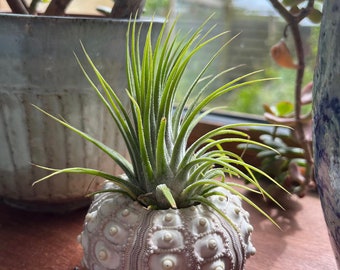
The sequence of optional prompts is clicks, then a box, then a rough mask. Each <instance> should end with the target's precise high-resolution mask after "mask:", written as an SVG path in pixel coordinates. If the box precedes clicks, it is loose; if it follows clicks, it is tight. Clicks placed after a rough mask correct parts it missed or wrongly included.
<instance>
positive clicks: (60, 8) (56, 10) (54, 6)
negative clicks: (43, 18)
mask: <svg viewBox="0 0 340 270" xmlns="http://www.w3.org/2000/svg"><path fill="white" fill-rule="evenodd" d="M71 1H72V0H52V1H51V3H50V4H49V5H48V7H47V9H46V11H45V15H49V16H63V15H65V9H66V8H67V6H68V4H69V3H70V2H71Z"/></svg>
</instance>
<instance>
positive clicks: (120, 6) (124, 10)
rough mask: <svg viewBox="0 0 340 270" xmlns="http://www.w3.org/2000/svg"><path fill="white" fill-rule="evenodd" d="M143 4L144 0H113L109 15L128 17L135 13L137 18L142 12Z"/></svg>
mask: <svg viewBox="0 0 340 270" xmlns="http://www.w3.org/2000/svg"><path fill="white" fill-rule="evenodd" d="M144 5H145V0H115V4H114V6H113V8H112V11H111V14H110V17H111V18H125V19H129V18H130V17H135V15H137V18H139V17H140V15H141V14H142V12H143V9H144Z"/></svg>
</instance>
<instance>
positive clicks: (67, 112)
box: [0, 1, 163, 212]
mask: <svg viewBox="0 0 340 270" xmlns="http://www.w3.org/2000/svg"><path fill="white" fill-rule="evenodd" d="M37 2H38V1H32V3H31V6H30V7H27V10H26V9H25V10H26V11H25V10H21V9H19V8H18V7H20V6H21V7H25V5H23V4H24V3H25V1H8V3H9V4H10V5H11V6H12V7H13V11H14V12H13V13H2V14H0V21H1V23H0V39H1V50H0V68H1V70H2V72H1V74H0V89H1V91H0V104H1V109H0V138H1V142H0V148H1V153H0V197H2V198H3V199H4V201H5V202H7V203H8V204H10V205H14V206H17V207H20V208H24V209H29V210H35V211H49V212H50V211H53V212H55V211H59V212H60V211H61V212H63V211H69V210H72V209H75V208H79V207H82V206H84V205H88V204H89V203H90V201H89V200H88V199H86V198H85V196H84V195H85V194H87V193H88V192H89V191H90V192H91V191H95V190H97V189H98V186H99V184H100V181H98V180H96V179H95V180H93V178H91V177H79V176H76V175H73V176H72V175H71V176H60V177H59V179H58V181H57V182H55V183H43V184H42V185H39V186H36V187H34V188H32V182H33V181H34V179H37V178H39V177H41V176H42V174H41V171H40V170H37V169H36V168H35V167H34V166H32V163H33V164H41V163H45V164H46V165H48V166H51V167H65V166H68V165H67V164H77V165H78V166H90V167H93V166H100V167H101V168H102V169H104V170H108V171H110V172H112V173H117V172H119V168H118V167H117V166H111V163H110V162H109V163H108V160H107V158H106V157H105V156H103V155H100V153H99V152H98V150H97V149H95V148H94V147H92V146H91V145H89V144H86V143H84V142H82V141H81V140H79V138H78V137H77V136H74V135H73V134H69V133H65V129H64V128H62V127H54V126H51V123H49V122H46V121H45V119H42V118H41V115H39V114H37V112H36V110H34V109H33V108H32V107H31V105H30V104H31V103H33V104H37V105H40V106H43V107H45V108H48V110H49V111H50V112H52V113H54V114H61V115H63V116H64V117H65V119H68V120H69V121H72V123H74V125H76V126H77V127H81V128H83V129H84V130H86V131H87V132H92V133H93V134H94V135H95V136H96V137H97V138H100V139H101V140H102V141H103V142H105V143H108V144H110V145H112V144H116V145H117V147H120V151H121V153H122V155H124V152H126V151H125V150H124V148H123V147H121V146H120V145H121V144H120V139H121V138H120V135H119V133H118V132H116V131H115V130H116V128H115V127H114V124H113V123H112V121H110V117H109V114H108V113H106V111H105V110H103V107H102V106H100V102H99V101H98V100H97V99H96V98H94V93H91V92H90V91H88V88H89V85H88V83H87V81H86V79H85V78H84V77H83V75H82V73H81V71H80V70H79V69H78V66H77V63H76V62H75V61H74V57H73V52H76V53H78V52H79V50H80V45H79V40H81V41H82V42H83V43H84V44H85V45H86V47H87V49H88V51H89V52H90V53H92V55H93V59H94V60H95V61H96V62H97V63H98V65H101V66H105V67H108V68H109V70H107V71H104V70H103V72H104V75H105V77H106V78H107V80H108V82H110V84H111V85H112V86H113V87H115V88H117V89H124V88H125V87H126V79H125V76H124V74H122V72H121V71H122V70H124V65H125V56H124V54H122V53H121V52H122V51H124V48H125V33H126V30H127V26H128V21H129V20H127V19H119V20H118V19H117V18H108V17H104V16H70V15H65V14H64V13H62V12H60V10H59V11H58V10H55V8H53V7H54V6H58V7H59V6H60V5H59V4H60V2H63V3H65V1H51V3H50V5H49V7H48V8H47V10H46V13H44V14H43V15H44V16H37V15H34V14H35V13H36V9H35V8H34V5H35V4H36V3H37ZM68 2H69V1H68ZM123 2H124V3H130V2H131V3H137V1H123ZM123 2H122V1H116V5H115V6H114V7H115V9H114V10H115V12H113V13H115V14H117V9H118V8H119V6H120V4H119V3H123ZM138 2H139V3H140V2H141V1H138ZM58 3H59V4H58ZM25 8H26V7H25ZM141 9H142V7H141ZM51 10H55V12H53V13H51ZM119 10H121V9H119ZM24 11H25V12H24ZM29 11H30V13H33V14H27V13H29ZM16 12H21V13H23V14H16ZM126 12H128V11H127V10H124V11H123V10H121V14H122V17H126ZM130 12H135V9H132V10H130ZM46 14H48V16H47V15H46ZM52 15H58V16H52ZM61 15H63V16H61ZM64 15H65V16H64ZM115 17H117V16H115ZM142 21H143V22H144V25H145V27H144V29H142V32H144V33H145V32H146V30H147V21H148V20H146V19H140V23H141V22H142ZM149 21H150V20H149ZM162 23H163V22H162V21H159V22H154V31H157V29H158V31H159V29H160V26H161V25H162ZM141 36H143V35H141ZM99 69H100V70H102V68H100V67H99ZM118 95H120V96H124V94H123V95H122V94H119V93H118ZM123 102H125V103H128V98H125V101H123ZM104 127H106V128H104ZM112 133H113V135H112ZM56 141H58V142H59V143H58V145H57V146H56V145H55V144H54V142H56ZM74 152H77V153H78V155H74V154H72V153H74ZM84 156H86V158H84ZM94 156H95V158H93V157H94Z"/></svg>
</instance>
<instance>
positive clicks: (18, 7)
mask: <svg viewBox="0 0 340 270" xmlns="http://www.w3.org/2000/svg"><path fill="white" fill-rule="evenodd" d="M7 4H8V5H9V7H10V8H11V10H12V12H13V13H17V14H29V12H28V9H27V5H26V3H25V2H24V1H23V0H22V1H21V0H7Z"/></svg>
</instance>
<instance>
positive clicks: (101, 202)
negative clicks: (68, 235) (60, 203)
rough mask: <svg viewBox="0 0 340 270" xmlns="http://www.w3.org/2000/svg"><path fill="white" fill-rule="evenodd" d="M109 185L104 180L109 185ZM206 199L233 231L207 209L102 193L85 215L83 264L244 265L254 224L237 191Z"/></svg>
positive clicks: (178, 269)
mask: <svg viewBox="0 0 340 270" xmlns="http://www.w3.org/2000/svg"><path fill="white" fill-rule="evenodd" d="M109 186H110V184H108V187H109ZM223 192H224V193H225V194H226V196H225V197H224V196H223V197H222V196H213V197H211V200H212V201H213V203H215V204H216V205H217V206H218V207H219V209H221V210H222V211H223V212H224V213H225V214H226V215H227V216H228V217H229V218H230V219H231V220H232V221H233V223H234V224H235V226H236V227H237V229H238V231H237V230H235V228H234V227H233V226H232V225H231V224H229V223H228V222H227V221H226V220H225V219H223V218H222V217H221V216H220V215H219V214H218V213H216V212H214V211H212V210H211V209H210V208H208V207H205V206H202V205H197V206H191V207H189V208H184V209H168V210H148V209H146V208H144V207H143V206H141V205H140V204H139V203H138V202H135V201H133V200H131V199H130V198H129V197H126V196H124V195H122V194H117V193H102V194H98V195H96V196H95V199H94V201H93V203H92V205H91V207H90V209H89V211H88V214H87V215H86V219H85V225H84V231H83V232H82V233H81V235H80V236H79V242H80V243H81V245H82V246H83V249H84V257H83V264H84V266H85V267H86V268H88V269H93V270H99V269H122V270H123V269H124V270H130V269H138V270H147V269H148V270H162V269H164V270H166V269H171V270H185V269H197V270H208V269H214V270H223V269H224V270H227V269H243V268H244V264H245V261H246V258H247V257H249V256H250V255H253V254H254V253H255V248H254V247H253V245H252V243H251V241H250V234H251V232H252V230H253V227H252V226H251V225H250V224H249V219H248V216H249V214H248V212H246V211H245V210H244V209H243V208H242V206H241V201H240V199H239V198H238V197H237V196H234V195H232V194H230V193H226V191H223Z"/></svg>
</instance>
